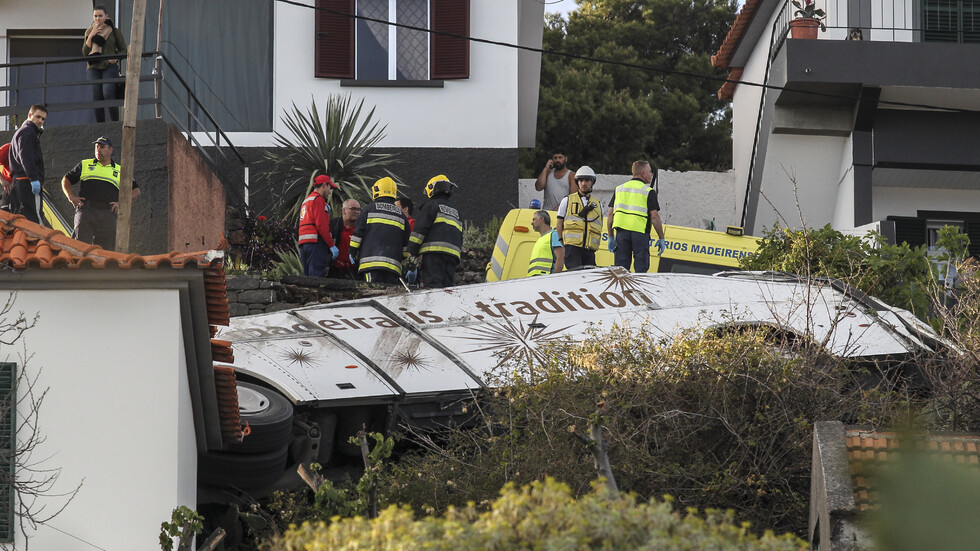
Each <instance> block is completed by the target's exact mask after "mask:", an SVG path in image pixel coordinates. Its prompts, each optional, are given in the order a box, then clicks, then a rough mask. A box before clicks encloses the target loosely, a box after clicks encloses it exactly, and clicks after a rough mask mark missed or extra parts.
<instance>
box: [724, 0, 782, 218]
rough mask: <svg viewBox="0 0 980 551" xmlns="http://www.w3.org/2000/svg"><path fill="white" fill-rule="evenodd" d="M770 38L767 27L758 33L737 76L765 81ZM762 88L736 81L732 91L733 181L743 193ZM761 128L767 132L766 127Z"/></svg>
mask: <svg viewBox="0 0 980 551" xmlns="http://www.w3.org/2000/svg"><path fill="white" fill-rule="evenodd" d="M776 13H778V12H776ZM775 17H776V14H775V13H774V14H773V16H772V18H770V20H769V22H767V23H766V29H770V28H772V22H773V19H775ZM770 38H771V37H770V32H769V31H765V32H763V33H762V35H761V36H760V37H759V41H758V42H757V43H756V45H755V47H754V49H753V50H752V53H751V55H749V59H748V62H746V64H745V68H744V69H743V71H742V78H741V79H740V80H743V81H745V82H755V83H760V84H761V83H763V82H764V81H765V78H766V65H767V63H768V56H769V40H770ZM762 92H763V90H762V88H761V87H758V86H743V85H738V86H736V87H735V93H734V94H733V95H732V168H733V169H734V170H735V181H736V182H737V185H738V186H740V187H741V188H742V193H743V194H744V193H745V187H746V185H747V183H748V177H749V166H750V165H751V163H752V144H753V143H754V141H755V135H756V125H757V124H758V118H759V102H760V101H761V98H762ZM763 131H764V132H767V131H768V129H763ZM741 208H742V207H741V205H739V217H741Z"/></svg>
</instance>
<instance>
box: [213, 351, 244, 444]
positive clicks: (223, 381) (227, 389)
mask: <svg viewBox="0 0 980 551" xmlns="http://www.w3.org/2000/svg"><path fill="white" fill-rule="evenodd" d="M214 383H215V387H216V389H217V394H218V410H219V411H220V412H221V436H222V438H223V439H224V441H225V442H226V443H236V444H237V443H240V442H241V441H242V436H243V435H244V427H242V418H241V416H240V414H239V410H238V384H237V379H236V377H235V369H234V368H233V367H230V366H227V365H216V366H214Z"/></svg>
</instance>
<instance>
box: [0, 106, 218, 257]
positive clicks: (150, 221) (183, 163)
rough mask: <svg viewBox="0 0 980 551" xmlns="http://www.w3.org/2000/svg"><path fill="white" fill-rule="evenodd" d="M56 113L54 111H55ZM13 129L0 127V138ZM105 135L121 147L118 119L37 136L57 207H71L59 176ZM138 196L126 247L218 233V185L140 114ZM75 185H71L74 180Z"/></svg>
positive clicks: (189, 151)
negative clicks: (93, 142) (1, 129)
mask: <svg viewBox="0 0 980 551" xmlns="http://www.w3.org/2000/svg"><path fill="white" fill-rule="evenodd" d="M55 115H56V114H55ZM12 135H13V132H9V131H7V132H0V143H2V142H6V141H10V138H11V136H12ZM99 136H108V137H109V138H110V139H112V142H113V144H114V145H115V151H114V153H113V159H114V160H115V161H117V162H118V161H119V156H120V154H121V152H122V151H121V150H122V125H121V124H120V123H102V124H88V125H76V126H65V127H56V128H51V129H49V130H47V131H45V133H44V135H43V136H42V138H41V148H42V150H43V151H44V162H45V181H44V189H45V190H46V191H47V192H48V193H50V194H51V196H52V198H53V200H54V202H55V204H56V205H57V206H58V208H59V210H60V211H61V212H62V213H63V214H65V215H66V216H68V218H69V220H68V222H69V226H71V216H74V209H73V208H72V206H71V205H70V204H69V203H68V200H67V199H66V198H65V196H64V193H63V192H62V190H61V178H62V177H63V176H64V175H65V174H66V173H67V172H68V171H69V170H71V169H72V168H73V167H74V166H75V164H76V163H78V162H79V161H81V160H82V159H86V158H88V159H90V158H92V157H93V156H94V155H95V152H94V146H93V145H92V141H94V140H95V139H96V138H98V137H99ZM135 178H136V182H137V184H139V186H140V197H139V199H137V200H136V202H135V203H134V204H133V213H132V222H133V224H132V228H131V238H130V243H131V247H130V250H131V252H134V253H138V254H157V253H165V252H170V251H183V252H187V251H194V250H202V249H208V248H212V247H216V246H217V245H218V243H219V242H220V241H221V237H222V236H223V235H224V213H225V211H224V204H225V203H224V188H223V186H222V184H221V182H220V181H218V179H217V178H216V177H215V176H214V175H213V174H211V173H210V171H209V170H208V168H207V166H206V164H205V163H204V162H203V160H202V159H201V157H200V156H199V155H198V154H197V152H196V151H194V150H193V148H192V147H191V146H190V145H189V144H188V143H187V141H186V139H184V138H183V137H182V136H181V134H180V133H178V132H176V130H174V128H173V127H172V126H170V125H169V124H168V123H166V122H164V121H162V120H156V119H149V120H141V121H140V122H139V125H138V127H137V131H136V173H135ZM76 191H77V186H76Z"/></svg>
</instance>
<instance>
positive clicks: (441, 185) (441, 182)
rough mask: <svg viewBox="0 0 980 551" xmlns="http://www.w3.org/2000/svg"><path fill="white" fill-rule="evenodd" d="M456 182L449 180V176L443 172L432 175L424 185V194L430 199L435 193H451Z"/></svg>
mask: <svg viewBox="0 0 980 551" xmlns="http://www.w3.org/2000/svg"><path fill="white" fill-rule="evenodd" d="M454 187H456V184H454V183H452V182H450V181H449V177H448V176H446V175H445V174H440V175H438V176H434V177H433V178H432V179H430V180H429V183H428V184H426V185H425V194H426V196H428V197H429V199H432V196H433V195H435V194H436V193H445V194H447V195H452V193H453V188H454Z"/></svg>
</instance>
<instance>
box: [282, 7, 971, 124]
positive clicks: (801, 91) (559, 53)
mask: <svg viewBox="0 0 980 551" xmlns="http://www.w3.org/2000/svg"><path fill="white" fill-rule="evenodd" d="M275 1H276V2H280V3H283V4H288V5H291V6H297V7H301V8H307V9H311V10H315V11H322V12H326V13H330V14H333V15H339V16H343V17H347V18H351V19H355V20H358V19H359V20H364V21H369V22H373V23H380V24H383V25H388V26H392V27H397V28H402V29H407V30H411V31H419V32H424V33H428V34H435V35H440V36H446V37H449V38H458V39H462V40H468V41H470V42H474V43H477V44H488V45H491V46H500V47H504V48H511V49H515V50H523V51H527V52H532V53H539V54H545V55H554V56H559V57H566V58H569V59H578V60H582V61H589V62H592V63H598V64H603V65H614V66H619V67H626V68H629V69H638V70H641V71H646V72H651V73H659V74H663V75H677V76H683V77H690V78H695V79H700V80H707V81H714V82H720V83H732V84H738V85H743V86H750V87H754V88H763V89H769V90H778V91H785V92H793V93H796V94H805V95H810V96H816V97H822V98H831V99H842V100H848V101H856V102H863V101H869V100H868V99H867V98H861V97H858V96H850V95H846V94H835V93H831V92H819V91H816V90H805V89H797V88H790V87H787V86H776V85H773V84H763V83H759V82H752V81H748V80H737V79H729V78H725V77H716V76H711V75H699V74H697V73H691V72H688V71H678V70H676V69H665V68H662V67H651V66H648V65H639V64H636V63H629V62H625V61H616V60H612V59H603V58H599V57H593V56H586V55H580V54H572V53H568V52H562V51H559V50H551V49H547V48H535V47H532V46H522V45H520V44H513V43H510V42H504V41H500V40H490V39H487V38H477V37H473V36H465V35H459V34H455V33H450V32H446V31H436V30H432V29H426V28H424V27H416V26H413V25H407V24H404V23H397V22H394V21H386V20H384V19H377V18H374V17H367V16H364V15H357V14H353V13H347V12H343V11H339V10H333V9H330V8H324V7H317V6H311V5H309V4H303V3H302V2H298V1H296V0H275ZM876 103H877V104H878V105H890V106H894V107H913V108H917V109H932V110H939V111H948V112H952V113H980V111H978V110H976V109H964V108H960V107H948V106H942V105H930V104H925V103H912V102H904V101H894V100H882V99H878V100H876Z"/></svg>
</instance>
